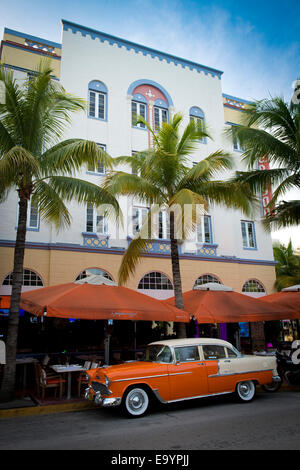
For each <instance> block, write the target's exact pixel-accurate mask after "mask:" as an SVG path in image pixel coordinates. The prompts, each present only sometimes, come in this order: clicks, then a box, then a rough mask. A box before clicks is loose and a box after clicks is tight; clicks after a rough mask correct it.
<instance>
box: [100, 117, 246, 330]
mask: <svg viewBox="0 0 300 470" xmlns="http://www.w3.org/2000/svg"><path fill="white" fill-rule="evenodd" d="M182 120H183V116H182V115H181V114H179V113H178V114H175V115H174V116H173V118H172V119H171V121H170V123H167V122H164V123H162V126H161V127H160V129H158V130H157V131H156V132H154V131H153V130H152V129H151V127H150V126H149V124H148V123H147V121H145V120H144V119H143V118H142V117H139V119H138V120H137V123H142V124H143V125H144V126H146V127H147V128H148V130H149V132H150V133H151V136H152V141H153V143H152V146H151V147H150V148H149V149H147V150H145V151H143V152H138V153H137V154H135V155H134V156H131V157H118V158H116V159H115V164H127V165H128V164H129V165H130V166H131V168H132V173H130V174H129V173H127V172H122V171H115V172H111V173H110V174H109V175H108V176H107V178H106V182H105V183H104V187H105V189H106V190H108V191H109V192H110V193H111V194H112V195H114V196H117V195H127V196H133V197H136V198H138V199H139V200H143V201H144V202H146V203H147V205H148V206H149V207H150V211H149V212H148V217H147V218H146V219H145V222H144V224H143V226H142V228H141V230H140V232H139V233H138V234H137V235H136V236H135V237H134V238H133V240H132V241H131V243H130V245H129V247H128V248H127V250H126V252H125V254H124V256H123V259H122V263H121V266H120V271H119V282H120V284H123V283H125V282H126V281H127V279H128V278H129V276H130V274H132V273H133V272H134V270H135V267H136V264H137V262H138V261H139V260H140V257H141V255H142V254H143V252H144V251H145V250H147V246H148V244H149V243H150V242H151V237H152V236H153V230H151V229H150V227H151V224H152V227H153V226H154V228H155V223H154V222H153V221H156V223H157V214H158V212H159V211H161V210H162V208H166V210H167V211H168V212H169V217H170V219H169V220H170V242H171V261H172V273H173V285H174V291H175V304H176V307H178V308H180V309H184V305H183V299H182V285H181V276H180V266H179V254H178V244H179V243H180V242H181V240H183V239H184V238H185V237H186V235H188V234H189V233H190V232H191V231H192V230H194V229H195V226H196V222H197V210H196V208H197V206H201V207H204V208H205V209H207V207H208V204H213V203H217V204H225V206H226V207H230V208H236V209H242V210H243V211H244V212H245V213H249V212H250V210H251V204H252V203H253V200H254V199H253V196H252V193H250V192H249V191H248V188H247V187H241V186H240V185H239V184H237V183H228V182H225V181H221V180H218V181H213V177H214V176H215V175H216V174H217V173H220V171H222V170H229V169H231V168H232V166H233V162H232V158H231V157H230V155H228V154H227V153H225V152H223V151H222V150H218V151H216V152H215V153H213V154H211V155H209V156H208V157H207V158H205V159H204V160H202V161H201V162H200V163H198V164H196V165H195V166H194V167H193V168H190V166H189V157H190V156H191V155H192V153H193V152H194V151H195V150H196V149H197V147H198V144H199V141H200V140H202V139H203V138H204V137H209V134H208V133H207V132H206V130H205V129H204V128H203V126H202V125H200V124H197V123H194V122H193V121H191V122H190V123H189V124H188V125H187V126H186V127H185V129H184V130H183V133H182V135H181V136H180V135H179V126H180V125H181V123H182ZM186 206H189V207H190V208H192V211H191V217H190V219H188V217H187V216H185V207H186ZM178 207H179V209H180V210H179V211H176V209H174V208H178ZM180 227H183V230H182V233H179V232H180ZM178 228H179V230H178ZM177 334H178V336H179V337H184V336H185V326H184V325H182V324H178V325H177Z"/></svg>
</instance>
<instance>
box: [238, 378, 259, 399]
mask: <svg viewBox="0 0 300 470" xmlns="http://www.w3.org/2000/svg"><path fill="white" fill-rule="evenodd" d="M235 393H236V396H237V398H238V400H239V401H240V402H243V403H245V402H250V401H251V400H253V398H254V397H255V393H256V387H255V383H254V382H253V381H252V380H248V381H247V382H240V383H238V384H237V386H236V390H235Z"/></svg>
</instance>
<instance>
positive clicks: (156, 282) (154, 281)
mask: <svg viewBox="0 0 300 470" xmlns="http://www.w3.org/2000/svg"><path fill="white" fill-rule="evenodd" d="M138 289H151V290H158V289H162V290H173V286H172V283H171V281H170V279H169V278H168V277H167V276H166V275H165V274H163V273H160V272H157V271H153V272H151V273H148V274H146V275H145V276H144V277H143V278H142V279H141V280H140V282H139V285H138Z"/></svg>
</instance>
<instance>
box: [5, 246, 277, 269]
mask: <svg viewBox="0 0 300 470" xmlns="http://www.w3.org/2000/svg"><path fill="white" fill-rule="evenodd" d="M1 246H3V247H8V248H14V247H15V242H14V241H12V240H0V247H1ZM25 248H26V249H27V250H56V251H73V252H85V253H89V252H90V253H93V252H95V248H93V247H92V246H88V245H79V244H73V243H36V242H26V243H25ZM179 248H180V247H179ZM97 253H102V254H112V255H119V256H122V255H123V254H124V250H123V249H121V248H118V249H116V248H98V249H97ZM143 256H145V257H147V256H149V257H153V258H167V259H170V254H168V253H162V252H160V253H144V254H143ZM180 259H182V260H184V259H185V260H187V259H189V260H195V261H197V260H199V261H213V262H221V263H235V264H253V265H261V266H276V264H277V262H276V261H270V260H263V259H262V260H260V259H246V258H234V257H225V256H207V255H203V256H198V255H194V254H192V255H191V254H184V253H183V254H180Z"/></svg>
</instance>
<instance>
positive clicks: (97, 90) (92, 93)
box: [88, 80, 107, 121]
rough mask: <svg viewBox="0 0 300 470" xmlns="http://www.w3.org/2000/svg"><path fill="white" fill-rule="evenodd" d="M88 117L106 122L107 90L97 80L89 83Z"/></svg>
mask: <svg viewBox="0 0 300 470" xmlns="http://www.w3.org/2000/svg"><path fill="white" fill-rule="evenodd" d="M88 92H89V95H88V117H90V118H95V119H101V120H102V121H106V120H107V88H106V86H105V85H104V83H102V82H100V81H99V80H93V81H91V82H90V83H89V90H88Z"/></svg>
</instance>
